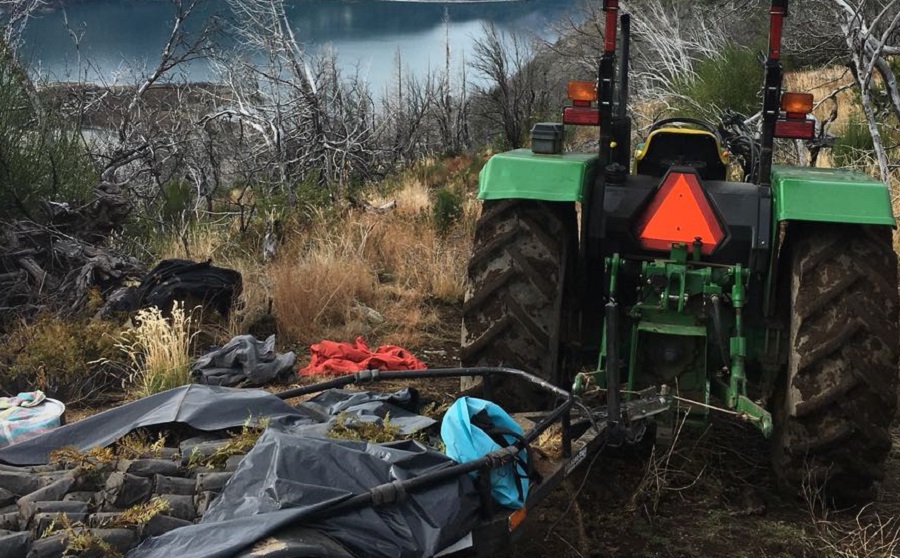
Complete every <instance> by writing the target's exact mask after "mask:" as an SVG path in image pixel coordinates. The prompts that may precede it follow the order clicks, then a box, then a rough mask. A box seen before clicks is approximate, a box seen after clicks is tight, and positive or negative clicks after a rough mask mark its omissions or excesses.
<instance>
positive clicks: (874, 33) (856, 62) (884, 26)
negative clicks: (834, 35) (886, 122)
mask: <svg viewBox="0 0 900 558" xmlns="http://www.w3.org/2000/svg"><path fill="white" fill-rule="evenodd" d="M833 4H834V6H835V7H836V8H837V20H838V21H839V25H840V29H841V31H842V33H843V38H844V41H845V44H846V45H847V52H848V54H849V62H850V66H851V70H852V72H851V73H852V74H853V78H854V82H855V84H856V87H857V89H858V91H859V95H860V104H861V106H862V111H863V115H864V117H865V120H866V125H867V127H868V130H869V134H870V135H871V136H872V144H873V148H874V151H875V157H876V159H877V161H878V169H879V173H880V176H881V180H882V181H884V182H885V183H887V184H890V178H891V171H892V164H891V161H890V160H889V155H888V149H887V148H886V146H885V141H884V138H883V136H882V132H881V129H880V127H879V125H880V124H881V123H882V121H883V118H881V117H880V116H879V114H878V108H877V106H876V100H875V98H874V97H875V91H874V90H875V82H874V81H873V79H874V77H875V75H876V74H877V75H878V76H879V77H880V78H881V83H880V86H881V87H883V88H884V91H885V93H886V97H887V100H888V103H887V104H888V106H889V107H890V108H889V109H888V111H889V112H890V113H892V114H893V117H894V118H895V119H896V121H897V122H898V123H900V90H898V86H897V77H896V75H895V74H894V70H893V68H892V67H891V65H890V64H889V62H888V61H887V58H886V57H887V56H888V55H891V54H900V43H898V29H900V1H898V0H890V1H887V2H881V3H879V4H877V5H876V6H871V5H868V6H867V5H866V4H867V3H866V2H859V3H853V2H851V1H849V0H833Z"/></svg>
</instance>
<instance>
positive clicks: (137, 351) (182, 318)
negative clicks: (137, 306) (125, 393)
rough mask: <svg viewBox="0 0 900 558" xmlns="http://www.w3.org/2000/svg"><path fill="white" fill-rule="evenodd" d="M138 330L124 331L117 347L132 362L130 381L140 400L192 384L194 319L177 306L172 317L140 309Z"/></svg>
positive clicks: (158, 310)
mask: <svg viewBox="0 0 900 558" xmlns="http://www.w3.org/2000/svg"><path fill="white" fill-rule="evenodd" d="M135 320H136V323H137V325H136V327H134V328H133V329H129V330H126V331H124V332H122V334H121V336H120V338H119V340H118V343H117V344H116V346H117V347H118V348H119V349H120V350H122V351H123V352H124V353H125V355H127V357H128V361H129V369H130V370H129V371H130V375H129V382H130V384H131V390H132V391H133V393H134V395H136V396H137V397H146V396H148V395H152V394H154V393H159V392H161V391H165V390H167V389H172V388H175V387H178V386H183V385H185V384H187V383H190V380H191V377H190V364H191V340H192V339H193V337H194V335H195V333H196V332H195V331H194V328H193V327H192V323H191V322H192V316H191V313H190V312H186V311H185V309H184V306H183V305H182V304H180V303H175V304H174V305H173V307H172V313H171V317H166V316H164V315H163V313H162V311H161V310H160V309H159V308H156V307H151V308H147V309H144V310H140V311H139V312H138V313H137V316H136V318H135Z"/></svg>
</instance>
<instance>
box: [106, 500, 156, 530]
mask: <svg viewBox="0 0 900 558" xmlns="http://www.w3.org/2000/svg"><path fill="white" fill-rule="evenodd" d="M167 511H169V503H168V502H167V501H166V500H164V499H163V498H161V497H159V496H155V497H153V498H151V499H150V500H148V501H146V502H144V503H143V504H137V505H135V506H132V507H130V508H128V509H127V510H125V511H124V512H122V515H120V516H119V517H118V518H116V520H115V521H114V522H113V525H115V526H120V527H127V526H131V525H143V524H145V523H147V522H148V521H150V520H151V519H153V518H154V517H156V516H157V515H159V514H161V513H166V512H167Z"/></svg>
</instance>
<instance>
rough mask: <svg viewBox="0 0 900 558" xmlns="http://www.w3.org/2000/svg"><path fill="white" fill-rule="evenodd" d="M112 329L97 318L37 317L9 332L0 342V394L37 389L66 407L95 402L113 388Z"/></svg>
mask: <svg viewBox="0 0 900 558" xmlns="http://www.w3.org/2000/svg"><path fill="white" fill-rule="evenodd" d="M118 330H119V328H118V326H117V325H116V324H114V323H112V322H108V321H103V320H62V319H60V318H57V317H54V316H51V315H43V316H40V317H38V318H37V319H36V320H35V321H34V322H32V323H27V324H22V325H20V326H18V327H17V328H15V329H14V330H13V331H12V332H11V333H10V334H9V335H8V336H7V337H6V339H5V340H4V342H3V343H0V392H3V393H4V394H9V395H15V394H16V393H18V392H20V391H33V390H35V389H40V390H42V391H43V392H44V393H46V394H47V395H48V396H49V397H54V398H56V399H59V400H61V401H63V402H65V403H66V404H73V403H77V402H88V401H90V402H96V401H99V400H103V399H105V398H106V397H108V396H109V395H110V392H111V391H115V390H118V389H119V388H121V386H122V381H123V379H124V375H125V373H124V368H123V367H122V366H121V365H119V364H117V363H116V360H117V357H118V351H117V349H116V348H115V336H116V335H117V334H118Z"/></svg>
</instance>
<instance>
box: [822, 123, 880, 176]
mask: <svg viewBox="0 0 900 558" xmlns="http://www.w3.org/2000/svg"><path fill="white" fill-rule="evenodd" d="M874 153H875V144H874V143H873V142H872V134H870V133H869V127H868V125H866V123H865V121H863V119H862V118H861V117H860V116H859V115H853V116H852V117H851V118H850V120H848V121H847V125H846V126H845V127H844V129H843V130H842V131H841V134H840V135H839V136H838V137H837V138H835V140H834V147H833V148H832V157H833V159H834V165H835V166H836V167H853V166H860V165H865V164H866V162H867V161H869V160H871V158H872V157H874Z"/></svg>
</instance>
